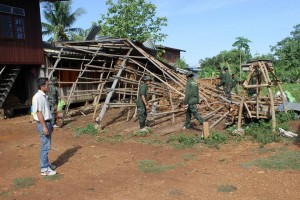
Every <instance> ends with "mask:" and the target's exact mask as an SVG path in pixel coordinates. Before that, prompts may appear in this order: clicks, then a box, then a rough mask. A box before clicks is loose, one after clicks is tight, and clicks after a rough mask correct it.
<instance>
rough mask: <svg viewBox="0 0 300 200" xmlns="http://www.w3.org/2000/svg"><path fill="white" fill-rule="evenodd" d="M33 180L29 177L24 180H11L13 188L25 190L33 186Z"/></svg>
mask: <svg viewBox="0 0 300 200" xmlns="http://www.w3.org/2000/svg"><path fill="white" fill-rule="evenodd" d="M35 181H36V180H35V179H34V178H31V177H26V178H15V179H14V180H13V184H14V187H15V188H16V189H21V188H27V187H30V186H33V185H34V184H35Z"/></svg>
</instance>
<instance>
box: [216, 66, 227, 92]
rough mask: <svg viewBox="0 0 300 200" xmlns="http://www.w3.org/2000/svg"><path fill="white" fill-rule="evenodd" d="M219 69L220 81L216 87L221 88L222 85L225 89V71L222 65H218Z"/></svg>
mask: <svg viewBox="0 0 300 200" xmlns="http://www.w3.org/2000/svg"><path fill="white" fill-rule="evenodd" d="M218 71H219V79H220V82H219V83H218V84H217V85H216V89H218V90H220V86H223V90H224V85H225V79H224V72H223V70H222V68H221V67H218Z"/></svg>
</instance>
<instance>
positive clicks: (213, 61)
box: [199, 49, 244, 77]
mask: <svg viewBox="0 0 300 200" xmlns="http://www.w3.org/2000/svg"><path fill="white" fill-rule="evenodd" d="M242 56H244V53H242ZM239 57H240V51H239V50H237V49H232V50H230V51H221V52H220V53H219V54H218V55H216V56H214V57H212V58H205V59H203V60H200V61H199V64H200V65H201V71H200V72H199V76H200V77H212V76H214V75H216V74H217V68H218V67H225V66H226V67H228V68H229V69H230V72H231V73H237V72H238V71H239Z"/></svg>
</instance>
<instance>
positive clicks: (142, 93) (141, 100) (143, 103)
mask: <svg viewBox="0 0 300 200" xmlns="http://www.w3.org/2000/svg"><path fill="white" fill-rule="evenodd" d="M143 80H144V83H142V85H141V86H140V88H139V92H138V97H137V101H136V106H137V111H138V115H139V124H140V129H144V128H145V123H146V118H147V110H149V109H150V105H149V103H148V101H147V90H148V85H149V84H150V83H151V81H152V79H151V77H150V76H145V77H144V79H143Z"/></svg>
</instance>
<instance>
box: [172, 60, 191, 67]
mask: <svg viewBox="0 0 300 200" xmlns="http://www.w3.org/2000/svg"><path fill="white" fill-rule="evenodd" d="M174 66H175V67H177V68H180V69H187V68H188V66H189V65H188V64H187V63H186V61H185V59H184V58H179V59H177V60H176V62H175V65H174Z"/></svg>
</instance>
